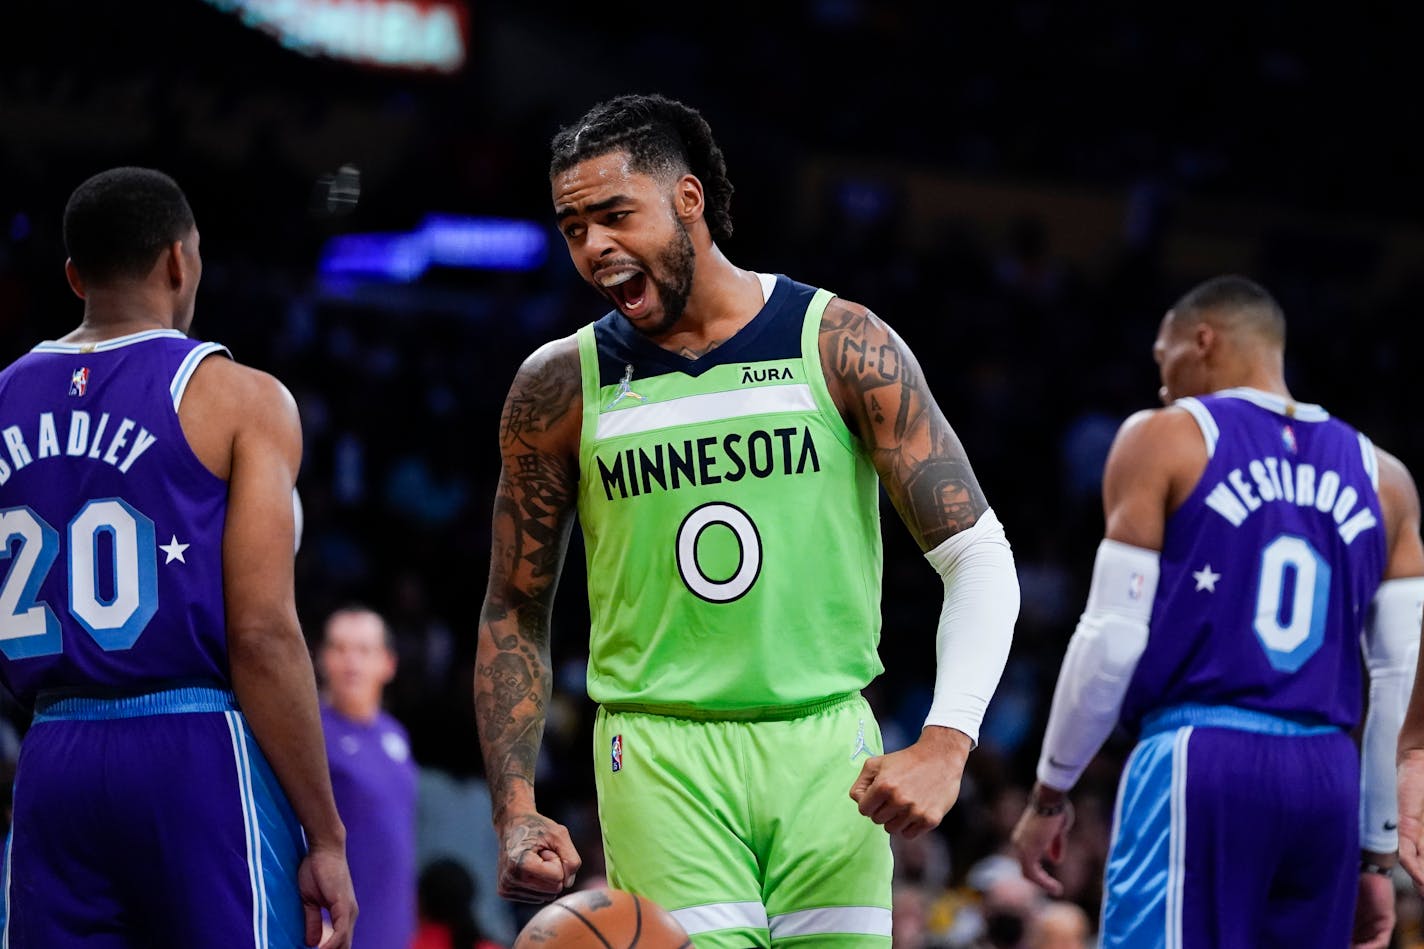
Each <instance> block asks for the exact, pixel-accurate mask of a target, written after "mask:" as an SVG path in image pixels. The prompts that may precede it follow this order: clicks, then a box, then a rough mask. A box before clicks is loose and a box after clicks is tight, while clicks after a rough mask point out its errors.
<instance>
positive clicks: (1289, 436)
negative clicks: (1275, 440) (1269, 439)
mask: <svg viewBox="0 0 1424 949" xmlns="http://www.w3.org/2000/svg"><path fill="white" fill-rule="evenodd" d="M1281 444H1282V445H1285V446H1286V451H1288V452H1290V453H1291V454H1292V455H1294V454H1295V453H1296V449H1297V447H1298V446H1297V445H1296V443H1295V432H1294V431H1293V430H1292V429H1291V427H1290V426H1289V425H1287V426H1285V427H1284V428H1282V429H1281Z"/></svg>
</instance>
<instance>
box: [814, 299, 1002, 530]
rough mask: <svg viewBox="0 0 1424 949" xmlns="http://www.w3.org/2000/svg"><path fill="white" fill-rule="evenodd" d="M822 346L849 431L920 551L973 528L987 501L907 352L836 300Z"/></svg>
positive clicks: (866, 314)
mask: <svg viewBox="0 0 1424 949" xmlns="http://www.w3.org/2000/svg"><path fill="white" fill-rule="evenodd" d="M820 342H821V363H822V367H823V368H824V369H825V372H826V378H827V381H828V382H829V383H830V386H831V391H832V393H833V394H835V396H836V400H837V402H838V404H839V405H840V406H841V411H842V414H843V415H844V416H845V419H846V424H847V425H849V426H850V428H851V430H852V431H854V432H855V433H856V435H858V436H859V437H860V439H861V441H862V443H863V444H864V445H865V447H866V450H867V451H868V452H869V453H870V457H871V460H872V461H873V462H874V464H875V467H876V470H877V471H878V472H879V473H880V478H881V481H882V482H884V484H885V489H886V491H887V493H888V494H889V495H890V499H891V501H892V502H893V503H894V505H895V508H896V510H897V511H899V512H900V517H901V518H902V519H903V520H904V521H905V524H906V525H907V526H908V527H909V528H910V530H911V532H912V533H913V534H914V535H915V539H916V540H918V541H919V543H920V546H921V547H922V548H924V549H925V550H929V549H930V548H932V547H935V546H937V545H939V544H940V543H941V542H943V541H944V540H945V539H946V538H948V537H951V536H953V535H954V534H956V533H958V532H959V531H962V530H964V529H965V528H968V527H971V526H973V524H974V522H975V521H976V520H978V519H979V515H980V514H982V513H983V512H984V511H985V510H986V509H987V508H988V506H989V505H988V502H987V501H986V500H985V499H984V493H983V491H982V490H980V488H979V482H978V481H977V480H976V479H975V477H974V472H973V470H972V469H971V468H970V466H969V459H968V458H966V457H965V454H964V447H963V446H962V445H960V443H959V439H958V438H957V437H956V436H955V434H954V431H953V429H951V428H950V427H949V423H948V422H947V421H945V418H944V415H943V413H942V412H940V409H939V406H938V405H937V404H936V403H935V401H934V397H933V396H932V395H931V394H930V391H929V387H928V386H927V385H926V384H925V381H924V376H923V374H922V373H921V371H920V366H919V363H917V362H916V361H915V357H914V355H913V354H912V353H911V352H910V350H909V348H908V347H907V346H906V345H905V344H904V342H903V341H902V340H901V339H900V338H899V337H898V336H896V335H895V333H894V332H893V331H892V330H891V329H890V328H889V327H888V326H886V325H885V324H884V323H883V322H881V320H880V319H879V318H878V317H876V316H875V315H874V314H873V313H871V312H870V311H868V310H866V309H864V308H863V307H859V306H856V305H855V304H848V303H844V302H842V301H839V300H835V301H832V302H831V304H830V306H828V307H827V308H826V313H825V316H824V317H823V318H822V321H821V336H820Z"/></svg>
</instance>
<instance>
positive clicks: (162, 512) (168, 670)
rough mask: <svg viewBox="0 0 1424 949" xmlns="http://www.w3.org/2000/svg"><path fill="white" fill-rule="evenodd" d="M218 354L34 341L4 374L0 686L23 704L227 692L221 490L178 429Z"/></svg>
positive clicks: (153, 345) (154, 337)
mask: <svg viewBox="0 0 1424 949" xmlns="http://www.w3.org/2000/svg"><path fill="white" fill-rule="evenodd" d="M215 352H226V350H225V349H223V347H221V346H218V345H217V344H214V343H199V342H197V341H195V340H191V339H189V338H188V337H186V336H184V335H183V334H182V333H180V332H178V331H177V330H154V331H150V332H144V333H135V334H132V335H129V336H122V337H119V338H116V339H111V340H106V341H104V342H101V343H93V344H84V345H77V344H67V343H42V344H40V345H39V346H36V347H35V348H34V350H32V351H31V352H30V353H28V354H27V355H25V356H23V357H21V358H20V359H19V360H18V361H16V362H15V363H14V364H12V365H11V366H9V367H8V368H7V369H5V370H4V372H3V373H0V537H3V546H0V677H3V679H4V681H5V684H6V685H7V686H9V688H10V690H11V691H12V692H13V693H14V694H15V695H16V696H17V697H18V698H19V699H20V700H21V701H22V702H24V703H25V704H26V705H30V704H32V703H33V702H34V700H35V697H36V695H37V694H38V693H40V692H47V691H73V692H87V693H108V692H140V691H149V690H153V689H159V688H167V687H172V686H173V685H175V684H196V685H211V686H214V687H217V688H230V687H231V684H230V679H229V674H228V661H227V638H226V633H225V627H224V605H223V579H222V538H223V524H224V520H225V518H226V515H227V483H226V482H224V481H223V480H222V479H220V478H218V477H216V476H215V475H213V474H212V473H211V472H210V471H208V470H207V469H206V468H205V467H203V464H202V462H200V461H199V460H198V458H197V456H196V455H194V454H193V451H192V449H191V448H190V447H189V446H188V442H187V440H186V438H185V437H184V435H183V430H182V427H181V426H180V425H179V422H178V404H179V400H180V399H181V398H182V396H183V390H184V389H185V387H186V386H187V384H188V381H189V379H190V378H192V375H193V372H194V370H196V369H197V367H198V364H199V363H200V362H201V361H202V360H203V359H204V358H205V357H206V356H209V355H211V354H213V353H215Z"/></svg>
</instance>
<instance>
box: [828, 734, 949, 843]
mask: <svg viewBox="0 0 1424 949" xmlns="http://www.w3.org/2000/svg"><path fill="white" fill-rule="evenodd" d="M970 745H971V742H970V740H969V736H968V735H966V734H964V733H963V732H961V731H958V730H956V729H952V728H941V727H939V726H937V725H927V726H926V727H925V729H924V731H922V732H920V740H919V741H917V742H915V743H914V744H913V745H911V746H910V747H908V748H905V749H902V750H900V751H896V752H893V753H891V754H888V755H877V756H875V757H874V758H867V759H865V764H864V765H862V766H861V769H860V776H859V777H858V778H856V779H855V783H854V784H853V785H851V788H850V796H851V800H853V801H855V802H856V803H857V804H859V805H860V812H861V813H862V814H864V815H865V816H866V817H869V818H870V819H871V820H873V821H875V823H877V824H880V825H882V826H884V828H885V830H886V831H887V832H889V833H892V834H895V835H897V836H899V837H902V838H904V839H905V840H912V839H914V838H915V837H918V836H920V835H921V834H923V833H924V832H925V831H927V830H933V829H934V828H936V827H938V826H939V822H940V821H941V820H943V819H944V815H945V814H947V813H948V812H949V809H950V808H951V807H953V806H954V802H955V801H956V800H958V799H959V782H960V779H961V778H962V777H963V775H964V761H965V759H966V758H968V757H969V748H970Z"/></svg>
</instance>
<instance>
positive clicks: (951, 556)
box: [820, 300, 1018, 838]
mask: <svg viewBox="0 0 1424 949" xmlns="http://www.w3.org/2000/svg"><path fill="white" fill-rule="evenodd" d="M820 346H821V364H822V368H823V369H824V372H825V376H826V381H827V384H828V386H829V387H830V390H831V394H832V396H833V398H834V399H835V400H836V404H837V405H838V406H839V408H840V410H841V415H842V417H843V418H844V419H845V421H846V425H847V426H848V427H849V428H850V429H851V431H853V432H854V433H855V434H856V436H857V437H858V438H859V439H860V441H861V443H862V444H863V445H864V446H865V448H866V450H867V451H868V452H869V453H870V458H871V461H872V462H873V463H874V465H875V469H876V471H877V472H878V473H879V475H880V480H881V482H882V483H883V484H884V485H885V490H886V492H887V493H888V494H889V495H890V500H891V501H892V502H893V503H894V505H895V509H896V510H897V511H899V513H900V517H901V519H902V520H903V521H904V522H905V525H906V526H907V527H908V528H909V529H910V533H911V534H912V535H914V538H915V540H916V541H917V542H918V543H919V545H920V549H921V550H924V551H926V557H927V559H928V560H929V561H930V563H931V564H933V565H934V566H935V567H936V569H937V570H939V572H940V574H941V575H942V576H943V577H944V581H945V584H944V586H945V597H944V606H943V609H942V610H941V614H940V622H939V631H938V634H937V636H936V652H937V660H938V662H937V674H936V681H935V699H934V704H933V706H932V707H931V710H930V716H929V718H928V720H927V721H926V724H925V728H924V730H923V731H921V733H920V738H919V740H918V741H917V742H915V744H913V745H911V746H910V747H909V748H905V749H903V750H901V751H897V752H894V753H893V754H888V755H881V756H878V757H875V758H870V759H868V760H867V761H866V762H865V764H864V765H863V766H862V768H861V772H860V776H859V777H858V778H857V779H856V782H855V784H854V785H853V786H852V787H851V791H850V796H851V798H852V799H854V800H855V801H856V803H857V804H859V806H860V812H861V813H862V814H864V815H866V816H867V817H869V818H870V819H871V820H873V821H875V822H876V823H877V824H882V825H884V826H885V829H886V830H887V831H889V832H890V833H893V834H897V835H899V836H902V837H906V838H911V837H916V836H918V835H920V834H922V833H924V832H926V831H928V830H931V829H932V828H934V827H935V826H937V825H938V824H939V822H940V820H941V819H943V817H944V815H945V813H946V812H947V811H948V810H949V809H950V808H951V807H952V806H953V805H954V802H955V800H956V799H957V798H958V796H959V782H960V777H961V775H962V774H963V771H964V763H965V760H966V758H967V757H968V755H969V751H970V749H971V748H972V747H973V744H974V740H975V738H976V736H977V735H978V728H979V721H980V719H981V718H982V717H983V713H984V708H985V707H986V706H987V704H988V701H989V697H990V695H992V694H993V691H994V688H995V686H996V685H997V684H998V681H999V676H1000V674H1002V672H1003V668H1004V661H1005V660H1006V659H1007V657H1008V648H1009V640H1010V639H1011V638H1012V635H1013V624H1014V619H1015V618H1016V617H1017V615H1018V583H1017V579H1016V577H1015V575H1014V569H1013V558H1012V555H1011V554H1010V552H1009V547H1008V542H1007V541H1006V540H1005V539H1004V537H1003V530H1002V528H1000V527H999V524H998V519H997V518H995V517H994V515H993V512H992V511H990V510H989V504H988V502H987V501H986V500H985V499H984V492H983V491H982V490H980V488H979V482H978V481H977V480H975V478H974V471H973V469H971V468H970V466H969V459H968V458H966V457H965V454H964V448H963V446H962V445H960V443H959V438H958V437H957V436H956V435H955V434H954V430H953V429H951V428H950V427H949V423H948V422H947V421H945V418H944V414H943V413H942V412H941V411H940V409H939V406H938V405H937V404H936V403H935V400H934V397H933V396H932V395H931V394H930V391H929V387H928V386H927V385H926V384H925V380H924V374H923V373H922V372H921V371H920V365H919V363H918V362H917V361H916V360H915V357H914V354H913V353H911V352H910V349H909V347H908V346H906V345H905V343H904V342H903V341H902V340H901V339H900V337H899V336H897V335H895V333H894V331H893V330H891V329H890V328H889V327H888V326H886V325H885V323H884V322H882V321H881V320H880V318H879V317H877V316H875V314H873V313H871V312H870V311H869V310H867V309H865V308H864V307H862V306H858V305H857V304H854V303H848V302H845V301H842V300H832V301H831V303H830V305H828V306H827V307H826V312H825V315H824V317H823V318H822V320H821V335H820Z"/></svg>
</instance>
